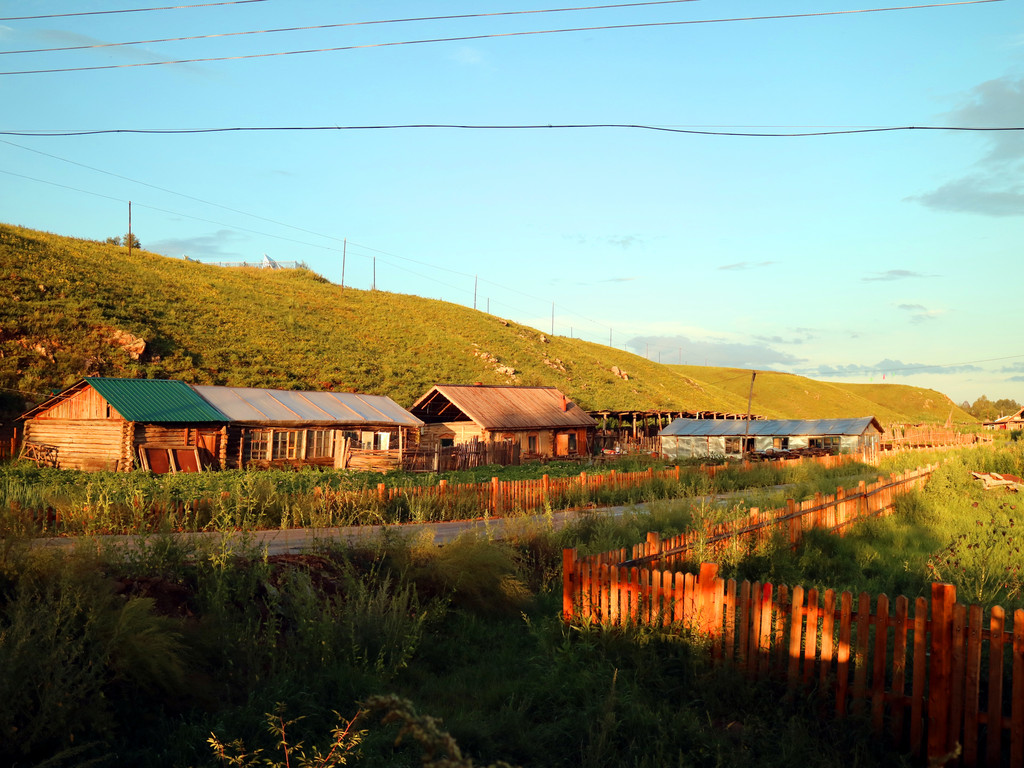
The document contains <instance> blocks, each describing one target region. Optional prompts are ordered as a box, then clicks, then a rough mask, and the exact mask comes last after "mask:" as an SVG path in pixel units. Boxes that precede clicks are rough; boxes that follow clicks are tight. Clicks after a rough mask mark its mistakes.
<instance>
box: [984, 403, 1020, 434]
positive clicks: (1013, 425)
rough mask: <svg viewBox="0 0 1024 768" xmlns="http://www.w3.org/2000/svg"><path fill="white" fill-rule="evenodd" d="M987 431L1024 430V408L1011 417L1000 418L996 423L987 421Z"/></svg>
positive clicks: (985, 425) (985, 424)
mask: <svg viewBox="0 0 1024 768" xmlns="http://www.w3.org/2000/svg"><path fill="white" fill-rule="evenodd" d="M984 427H985V428H986V429H1024V408H1021V409H1020V410H1019V411H1017V412H1016V413H1011V414H1010V415H1009V416H1000V417H999V418H998V419H996V420H995V421H986V422H985V423H984Z"/></svg>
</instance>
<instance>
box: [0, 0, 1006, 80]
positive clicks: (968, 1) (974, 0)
mask: <svg viewBox="0 0 1024 768" xmlns="http://www.w3.org/2000/svg"><path fill="white" fill-rule="evenodd" d="M1000 2H1003V0H958V1H957V2H950V3H927V4H923V5H902V6H895V7H890V8H862V9H858V10H849V11H817V12H814V13H787V14H779V15H774V16H746V17H737V18H726V19H691V20H688V21H653V22H643V23H635V24H609V25H603V26H591V27H571V28H566V29H541V30H533V31H529V32H498V33H491V34H482V35H461V36H458V37H435V38H429V39H424V40H400V41H395V42H389V43H365V44H362V45H342V46H334V47H326V48H309V49H305V50H298V51H276V52H274V53H250V54H238V55H235V56H210V57H204V58H193V59H174V60H166V61H143V62H135V63H131V64H100V65H96V66H91V67H60V68H53V69H26V70H18V71H11V72H0V75H43V74H54V73H58V72H94V71H98V70H105V69H131V68H134V67H157V66H164V65H167V64H198V63H205V62H214V61H241V60H244V59H264V58H270V57H277V56H298V55H303V54H309V53H336V52H340V51H355V50H362V49H367V48H388V47H394V46H400V45H424V44H428V43H452V42H467V41H469V40H486V39H492V38H499V37H523V36H527V35H552V34H561V33H568V32H597V31H601V30H613V29H639V28H643V27H677V26H685V25H691V24H722V23H727V22H739V21H769V20H779V19H803V18H815V17H822V16H846V15H851V14H860V13H881V12H886V11H908V10H918V9H923V8H945V7H949V6H954V5H978V4H981V3H1000Z"/></svg>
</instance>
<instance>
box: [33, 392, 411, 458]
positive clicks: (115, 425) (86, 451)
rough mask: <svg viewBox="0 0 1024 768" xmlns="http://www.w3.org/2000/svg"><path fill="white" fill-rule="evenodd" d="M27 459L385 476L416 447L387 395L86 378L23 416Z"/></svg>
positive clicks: (403, 415) (406, 421)
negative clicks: (407, 449) (347, 470)
mask: <svg viewBox="0 0 1024 768" xmlns="http://www.w3.org/2000/svg"><path fill="white" fill-rule="evenodd" d="M20 419H21V420H22V421H24V430H23V441H22V455H23V456H26V457H28V458H33V459H35V460H36V461H37V462H38V463H41V464H48V465H51V466H56V467H60V468H63V469H80V470H86V471H98V470H108V471H128V470H131V469H134V468H140V469H145V470H150V471H153V472H196V471H200V470H204V469H218V468H246V467H264V468H266V467H275V466H291V467H300V466H310V465H312V466H320V467H337V468H351V469H371V470H379V471H385V470H388V469H394V468H398V467H400V466H401V462H402V451H403V448H405V446H406V445H407V444H408V443H409V442H412V443H413V444H415V443H416V442H417V441H418V433H419V427H420V426H421V425H422V422H420V421H419V420H418V419H416V418H415V417H413V416H412V415H411V414H410V413H409V412H408V411H406V410H404V409H403V408H401V407H400V406H399V405H398V404H397V403H395V402H394V401H393V400H391V399H390V398H388V397H383V396H380V395H363V394H357V393H350V392H297V391H290V390H274V389H257V388H252V387H215V386H192V385H189V384H187V383H186V382H183V381H174V380H164V379H116V378H101V377H87V378H84V379H82V380H81V381H79V382H78V383H76V384H75V385H74V386H72V387H70V388H68V389H67V390H65V391H64V392H61V393H60V394H58V395H56V396H55V397H53V398H51V399H49V400H47V401H46V402H44V403H42V404H40V405H38V406H36V407H35V408H33V409H32V410H30V411H28V412H27V413H25V414H23V415H22V416H21V417H20Z"/></svg>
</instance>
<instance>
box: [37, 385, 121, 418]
mask: <svg viewBox="0 0 1024 768" xmlns="http://www.w3.org/2000/svg"><path fill="white" fill-rule="evenodd" d="M108 411H109V413H108ZM35 419H62V420H73V419H103V420H107V419H114V420H118V421H120V420H121V415H120V414H119V413H118V412H117V410H116V409H115V408H113V407H112V406H109V405H108V403H107V401H106V400H105V399H104V398H103V395H101V394H100V393H99V392H97V391H96V390H95V389H93V388H92V387H85V388H84V389H82V390H81V391H80V392H76V393H75V394H73V395H72V396H71V397H68V398H66V399H64V400H61V401H60V402H59V403H57V404H56V405H54V406H53V407H52V408H49V409H48V410H46V411H43V412H42V413H40V414H38V415H37V416H36V417H35ZM35 419H33V420H35Z"/></svg>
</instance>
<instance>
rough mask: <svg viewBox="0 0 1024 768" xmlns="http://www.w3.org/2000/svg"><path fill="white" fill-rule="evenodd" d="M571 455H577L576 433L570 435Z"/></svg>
mask: <svg viewBox="0 0 1024 768" xmlns="http://www.w3.org/2000/svg"><path fill="white" fill-rule="evenodd" d="M569 453H576V433H575V432H570V433H569Z"/></svg>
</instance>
